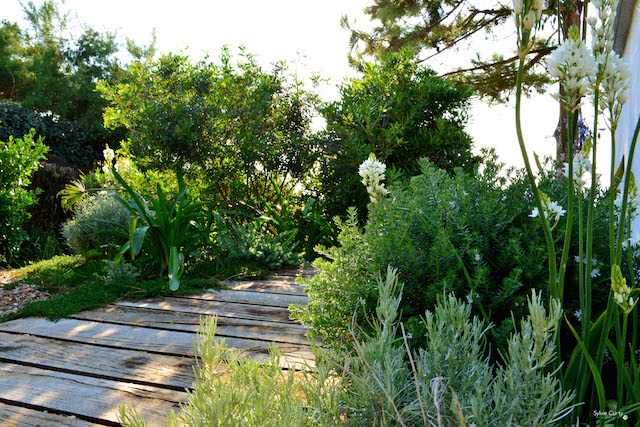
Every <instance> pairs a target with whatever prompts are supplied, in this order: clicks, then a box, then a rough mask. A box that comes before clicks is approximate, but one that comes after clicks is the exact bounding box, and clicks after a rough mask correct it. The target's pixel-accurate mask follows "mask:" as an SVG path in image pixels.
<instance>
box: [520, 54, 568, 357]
mask: <svg viewBox="0 0 640 427" xmlns="http://www.w3.org/2000/svg"><path fill="white" fill-rule="evenodd" d="M523 75H524V58H523V57H521V58H520V60H519V63H518V76H517V79H516V133H517V135H518V144H519V145H520V152H521V153H522V159H523V160H524V165H525V168H526V170H527V178H528V180H529V185H530V186H531V190H532V192H533V198H534V200H535V202H536V207H537V208H538V212H540V222H541V223H542V230H543V232H544V238H545V242H546V244H547V257H548V259H549V293H550V294H551V296H552V297H553V298H558V284H557V281H556V277H557V275H556V249H555V246H554V242H553V237H552V236H551V229H550V227H549V222H548V221H547V218H545V215H544V214H543V212H544V208H543V206H542V199H541V198H540V193H539V192H538V186H537V185H536V179H535V177H534V176H533V172H532V170H531V163H530V162H529V156H528V155H527V148H526V146H525V145H524V138H523V136H522V126H521V118H520V117H521V114H520V110H521V100H522V78H523ZM559 359H560V358H559V357H558V359H557V360H559Z"/></svg>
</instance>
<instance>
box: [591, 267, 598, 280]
mask: <svg viewBox="0 0 640 427" xmlns="http://www.w3.org/2000/svg"><path fill="white" fill-rule="evenodd" d="M598 276H600V270H599V269H597V268H594V269H593V270H591V277H592V278H595V277H598Z"/></svg>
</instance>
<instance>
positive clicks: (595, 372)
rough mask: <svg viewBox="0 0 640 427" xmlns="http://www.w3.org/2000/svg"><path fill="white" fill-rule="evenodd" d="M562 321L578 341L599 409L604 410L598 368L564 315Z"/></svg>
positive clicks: (602, 387)
mask: <svg viewBox="0 0 640 427" xmlns="http://www.w3.org/2000/svg"><path fill="white" fill-rule="evenodd" d="M564 320H565V321H566V322H567V325H569V329H571V332H572V333H573V336H574V337H575V338H576V341H578V345H579V346H580V349H582V353H583V354H584V358H585V360H586V361H587V363H588V364H589V369H590V370H591V375H592V376H593V381H594V383H595V385H596V390H597V392H598V401H599V403H600V408H604V407H605V397H604V396H605V394H604V384H602V378H601V377H600V372H598V368H596V364H595V362H594V361H593V358H592V357H591V356H590V355H589V352H588V350H587V348H586V347H585V345H584V342H582V340H581V339H580V336H579V335H578V333H577V332H576V330H575V329H574V328H573V326H571V323H570V322H569V319H568V318H567V315H566V314H565V315H564Z"/></svg>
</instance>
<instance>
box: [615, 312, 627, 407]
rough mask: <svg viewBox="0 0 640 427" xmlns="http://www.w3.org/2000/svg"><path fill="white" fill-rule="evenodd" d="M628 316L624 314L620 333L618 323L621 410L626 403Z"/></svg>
mask: <svg viewBox="0 0 640 427" xmlns="http://www.w3.org/2000/svg"><path fill="white" fill-rule="evenodd" d="M628 317H629V316H628V315H627V314H626V313H624V314H623V315H622V332H620V323H619V322H616V339H617V341H618V342H617V344H618V354H617V356H618V357H617V360H616V364H617V367H618V374H617V378H616V380H617V386H618V387H617V399H618V408H621V407H622V406H623V402H624V387H623V386H624V381H623V377H622V375H623V373H622V370H623V369H624V367H625V366H624V354H625V350H626V348H627V346H626V345H625V342H626V341H627V319H628Z"/></svg>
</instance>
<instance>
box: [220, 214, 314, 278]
mask: <svg viewBox="0 0 640 427" xmlns="http://www.w3.org/2000/svg"><path fill="white" fill-rule="evenodd" d="M281 240H282V239H279V238H278V237H274V236H271V235H269V234H268V233H266V232H265V231H264V229H263V227H262V226H261V225H260V224H259V223H251V224H247V225H240V226H237V225H231V226H229V227H225V229H224V230H222V231H221V232H219V233H218V235H217V242H216V244H215V249H214V251H215V253H216V258H217V260H218V262H219V264H220V265H222V266H233V265H250V266H253V267H256V268H262V269H265V270H269V271H274V270H280V269H283V268H287V267H298V266H299V265H301V264H302V262H303V259H302V256H301V255H300V254H299V253H296V252H294V251H293V249H292V248H291V245H289V244H287V243H286V242H282V241H281Z"/></svg>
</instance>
